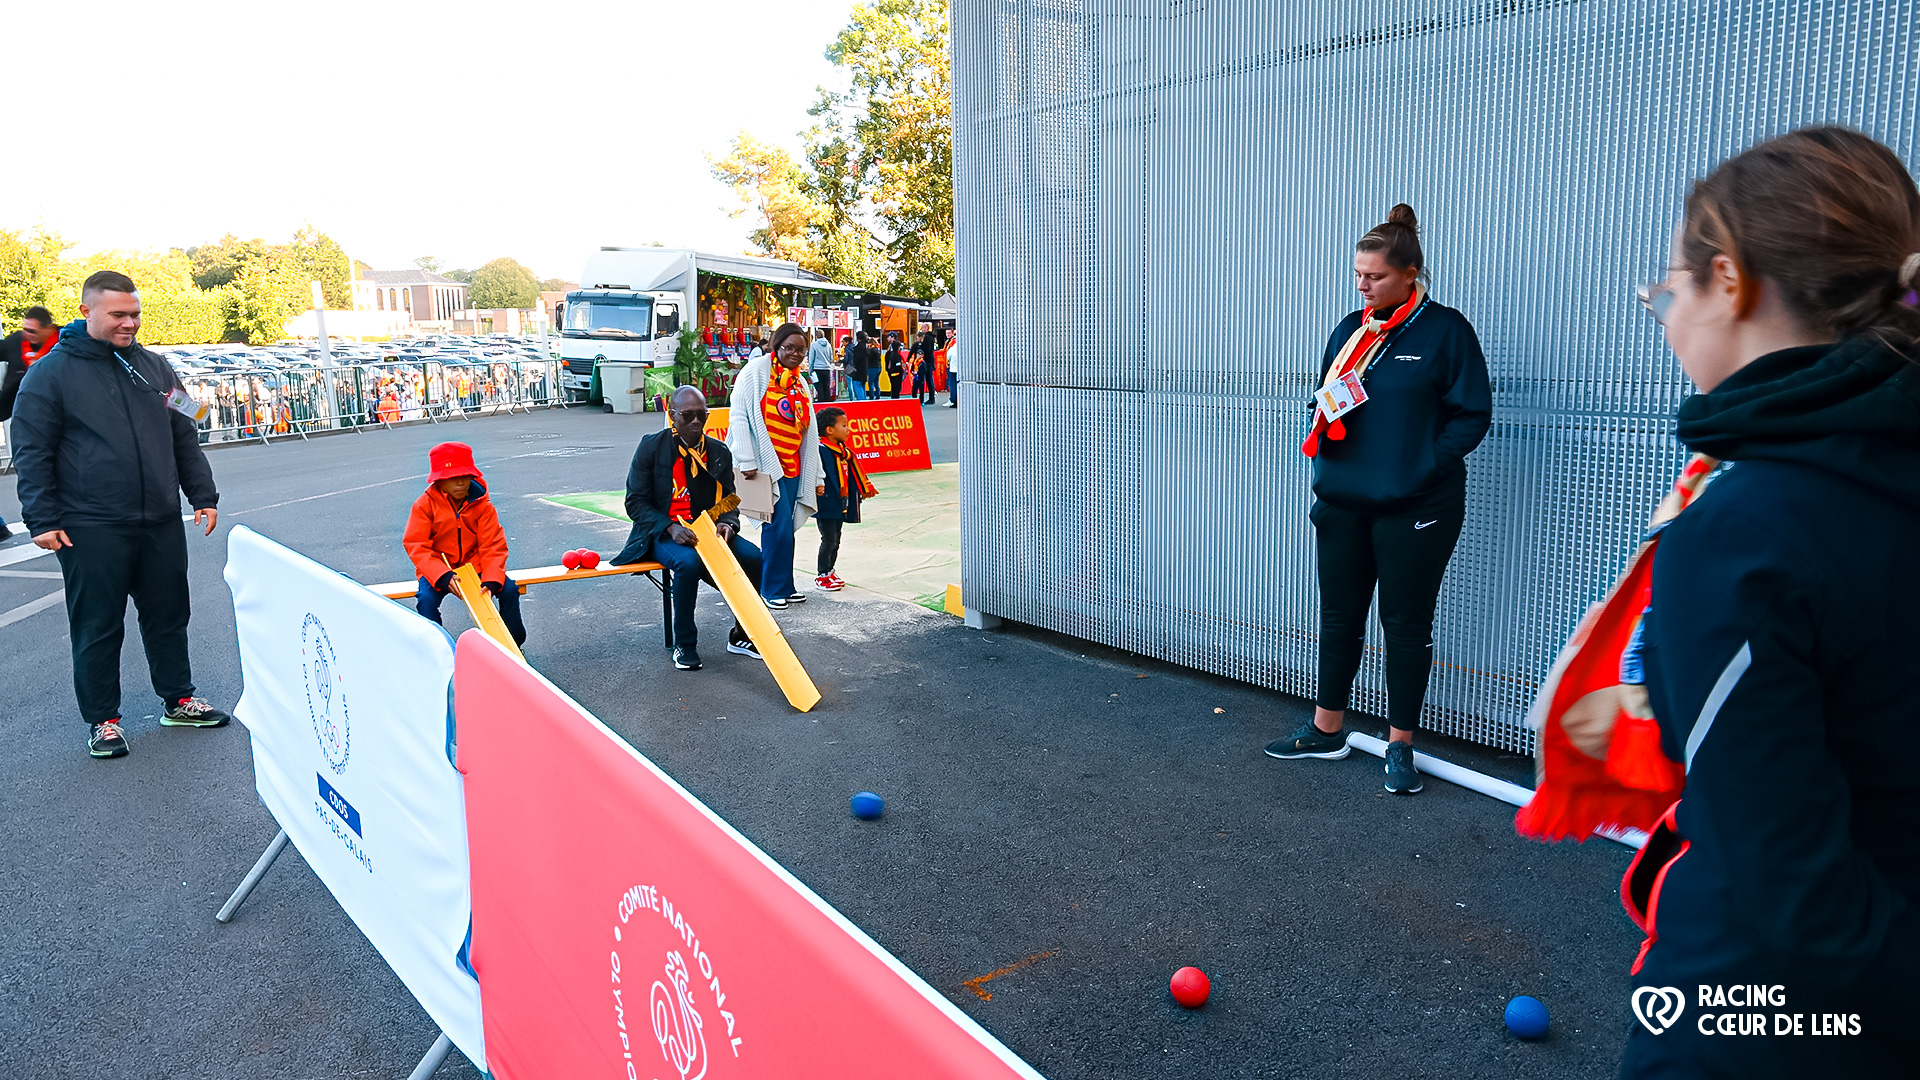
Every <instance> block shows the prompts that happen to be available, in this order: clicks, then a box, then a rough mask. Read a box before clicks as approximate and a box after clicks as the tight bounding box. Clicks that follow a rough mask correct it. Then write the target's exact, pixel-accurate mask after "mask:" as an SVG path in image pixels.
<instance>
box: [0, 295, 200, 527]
mask: <svg viewBox="0 0 1920 1080" xmlns="http://www.w3.org/2000/svg"><path fill="white" fill-rule="evenodd" d="M114 352H115V350H114V349H113V347H112V346H111V345H108V344H107V343H106V342H104V341H96V340H94V339H93V338H91V337H89V336H88V335H87V324H86V323H85V322H83V321H75V322H73V323H69V324H68V325H67V326H66V327H65V328H64V329H62V330H61V332H60V343H59V344H58V345H55V346H54V347H53V351H52V352H50V353H48V354H47V355H46V356H45V357H44V358H43V359H41V360H39V361H37V362H36V363H35V364H34V365H33V367H32V368H31V369H29V370H28V371H27V374H26V378H24V379H22V380H21V382H20V394H19V397H18V398H17V399H15V401H14V412H13V440H14V450H13V463H14V469H15V471H16V472H17V473H18V474H19V489H18V490H19V494H20V520H21V521H22V522H24V523H25V524H26V526H27V530H28V532H29V533H31V534H32V535H34V536H38V535H40V534H41V533H45V532H51V531H53V530H55V529H65V528H68V527H70V526H86V525H159V524H163V523H165V522H168V521H179V520H180V492H181V491H182V490H184V491H185V492H186V493H187V501H188V503H189V504H190V505H191V506H192V507H193V508H194V509H195V510H205V509H208V508H211V507H213V506H216V505H218V503H219V502H220V493H219V492H218V491H217V490H215V489H214V486H213V470H212V468H210V467H209V466H208V465H207V456H206V454H205V452H203V451H202V450H201V449H200V432H199V429H198V428H196V427H195V426H194V423H193V421H192V420H190V419H188V418H187V417H185V416H182V415H181V414H180V413H177V412H175V411H173V410H172V409H169V408H167V405H166V401H165V399H164V398H163V396H162V394H161V393H160V392H159V391H165V390H169V389H171V388H173V387H177V386H179V385H180V380H179V377H178V376H176V375H175V374H174V372H173V368H172V367H171V366H169V365H168V364H167V362H166V361H165V360H164V359H162V358H161V357H159V356H157V355H155V354H154V353H151V352H148V351H147V350H146V349H144V348H141V347H140V344H139V343H138V342H135V343H134V344H133V345H131V346H129V347H128V348H125V349H121V350H119V355H120V356H121V357H123V358H125V360H126V362H127V364H128V365H129V366H131V367H132V368H133V369H134V370H135V371H137V372H139V373H140V376H141V377H142V378H144V379H145V380H146V384H142V383H140V382H138V381H136V380H135V379H134V377H133V376H131V375H129V374H127V372H126V370H125V369H124V368H122V367H121V366H120V361H119V360H116V359H115V358H114ZM150 387H152V388H150Z"/></svg>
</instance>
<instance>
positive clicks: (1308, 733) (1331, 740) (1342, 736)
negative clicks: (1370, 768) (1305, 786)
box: [1267, 720, 1353, 761]
mask: <svg viewBox="0 0 1920 1080" xmlns="http://www.w3.org/2000/svg"><path fill="white" fill-rule="evenodd" d="M1352 752H1353V748H1352V747H1349V746H1348V745H1347V733H1346V732H1345V731H1344V730H1342V731H1336V732H1334V733H1333V734H1331V735H1329V734H1327V733H1326V732H1324V731H1321V730H1320V728H1319V727H1318V726H1317V725H1315V724H1314V722H1313V721H1311V720H1309V721H1307V722H1306V723H1304V724H1302V725H1300V730H1299V731H1296V732H1294V733H1293V734H1291V735H1289V736H1287V737H1286V738H1284V739H1275V740H1273V741H1272V742H1270V743H1268V744H1267V756H1268V757H1277V758H1286V759H1288V760H1292V759H1294V758H1322V759H1324V760H1327V761H1339V760H1340V759H1341V758H1343V757H1346V756H1347V755H1348V754H1350V753H1352Z"/></svg>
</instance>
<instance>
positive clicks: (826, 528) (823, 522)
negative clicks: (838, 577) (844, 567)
mask: <svg viewBox="0 0 1920 1080" xmlns="http://www.w3.org/2000/svg"><path fill="white" fill-rule="evenodd" d="M813 520H815V521H817V522H819V523H820V562H819V563H818V566H819V567H820V569H819V571H818V573H819V574H820V576H821V577H825V576H827V575H828V574H831V573H833V564H834V563H835V562H836V561H837V560H838V559H839V558H840V530H841V528H842V527H843V526H845V525H846V522H844V521H828V520H827V519H826V518H823V517H818V516H816V517H815V518H814V519H813Z"/></svg>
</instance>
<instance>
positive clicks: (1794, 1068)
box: [1621, 339, 1920, 1077]
mask: <svg viewBox="0 0 1920 1080" xmlns="http://www.w3.org/2000/svg"><path fill="white" fill-rule="evenodd" d="M1679 435H1680V438H1681V440H1682V441H1683V442H1685V443H1686V444H1687V446H1688V447H1689V448H1691V449H1693V450H1697V451H1700V452H1702V453H1706V454H1710V455H1713V456H1715V457H1719V458H1723V459H1725V460H1727V461H1731V462H1733V463H1734V464H1733V466H1732V467H1731V468H1729V469H1728V470H1727V471H1726V472H1725V473H1724V474H1723V475H1721V476H1719V477H1718V478H1716V479H1715V480H1714V481H1713V482H1712V483H1711V484H1710V485H1708V487H1707V489H1706V491H1705V492H1703V493H1702V494H1701V495H1700V497H1699V499H1698V500H1697V501H1695V503H1694V504H1693V505H1692V506H1690V507H1688V508H1687V509H1686V510H1685V511H1684V512H1682V513H1681V514H1680V516H1679V517H1677V518H1675V519H1674V521H1673V522H1672V524H1670V525H1668V526H1667V528H1666V530H1665V532H1664V533H1663V534H1662V535H1661V537H1660V547H1659V550H1658V553H1657V554H1656V555H1655V557H1654V564H1653V603H1652V606H1651V608H1650V609H1649V610H1648V613H1647V615H1646V620H1645V622H1644V624H1643V626H1644V632H1645V644H1644V653H1643V659H1644V662H1645V671H1646V680H1647V691H1648V694H1649V696H1650V698H1651V701H1652V705H1653V711H1654V715H1655V716H1656V717H1657V718H1658V720H1659V722H1660V732H1661V737H1662V740H1663V742H1664V744H1665V748H1666V752H1667V754H1668V755H1669V756H1670V757H1672V758H1673V759H1674V760H1675V761H1679V762H1682V763H1683V764H1684V765H1685V766H1686V788H1685V792H1684V795H1683V796H1682V798H1681V800H1680V805H1679V810H1678V811H1677V813H1676V823H1677V825H1678V830H1677V831H1678V834H1679V836H1680V838H1681V839H1683V840H1685V841H1686V843H1687V845H1688V847H1687V849H1686V850H1685V851H1684V852H1682V853H1681V854H1680V855H1679V857H1678V858H1677V859H1675V860H1674V861H1673V862H1672V865H1671V867H1670V868H1669V869H1668V870H1667V872H1666V875H1665V877H1664V879H1663V880H1662V881H1660V882H1659V883H1658V885H1657V886H1656V888H1655V893H1656V896H1657V901H1656V902H1657V907H1656V909H1655V922H1654V930H1655V931H1656V932H1657V934H1658V939H1657V940H1656V941H1654V943H1653V945H1652V946H1651V947H1650V948H1649V949H1648V951H1647V954H1646V961H1645V966H1644V967H1643V968H1642V970H1641V971H1640V973H1639V976H1638V978H1637V979H1636V980H1635V981H1636V983H1637V984H1644V985H1654V986H1676V987H1681V988H1683V989H1684V990H1685V991H1686V993H1687V996H1688V1002H1687V1010H1686V1013H1685V1014H1684V1016H1683V1018H1682V1020H1681V1021H1680V1023H1679V1024H1677V1025H1675V1027H1674V1028H1673V1029H1672V1030H1670V1031H1667V1032H1666V1033H1664V1034H1662V1035H1660V1036H1658V1037H1654V1036H1652V1035H1650V1034H1649V1033H1648V1032H1646V1031H1643V1030H1641V1029H1640V1027H1639V1025H1634V1030H1633V1037H1632V1038H1631V1039H1630V1040H1629V1045H1628V1049H1627V1065H1626V1066H1625V1067H1623V1069H1622V1073H1621V1075H1623V1076H1649V1075H1659V1076H1669V1075H1688V1076H1694V1075H1709V1074H1711V1075H1714V1076H1720V1075H1728V1076H1742V1077H1759V1076H1767V1077H1772V1076H1779V1077H1788V1076H1794V1077H1798V1076H1895V1075H1912V1073H1911V1072H1909V1071H1908V1070H1910V1069H1912V1068H1913V1059H1912V1057H1910V1056H1908V1055H1910V1054H1912V1053H1913V1052H1915V1050H1916V1049H1917V1048H1920V1047H1916V1043H1915V1041H1914V1040H1915V1037H1914V1035H1913V1034H1912V1031H1913V1027H1912V1023H1913V1017H1914V1016H1916V1015H1920V982H1916V981H1915V977H1914V975H1915V972H1916V971H1920V858H1915V855H1916V851H1920V848H1916V841H1915V839H1914V838H1915V836H1916V835H1920V771H1916V770H1915V769H1914V768H1913V762H1912V760H1911V759H1910V758H1908V756H1907V754H1906V753H1905V750H1906V748H1907V747H1908V746H1910V745H1911V741H1912V734H1911V728H1912V720H1913V717H1914V715H1915V712H1914V708H1915V705H1914V703H1915V702H1920V663H1916V662H1915V657H1916V656H1920V621H1916V619H1915V618H1914V613H1915V612H1916V611H1920V570H1916V568H1915V566H1914V552H1915V550H1916V548H1917V547H1920V366H1916V365H1914V364H1912V363H1910V362H1908V361H1907V360H1905V359H1903V358H1901V357H1899V356H1896V355H1894V354H1893V353H1891V352H1889V351H1888V350H1887V349H1885V348H1884V347H1882V346H1880V345H1878V344H1876V343H1871V342H1868V341H1866V340H1863V339H1856V340H1854V341H1851V342H1848V343H1844V344H1841V345H1839V346H1833V345H1824V346H1814V347H1809V348H1798V349H1786V350H1782V351H1780V352H1776V353H1771V354H1768V355H1766V356H1763V357H1761V358H1760V359H1758V360H1756V361H1754V362H1753V363H1752V364H1750V365H1748V366H1747V367H1745V368H1743V369H1741V370H1740V371H1738V372H1736V373H1734V374H1733V375H1732V376H1731V377H1729V378H1728V379H1727V380H1726V381H1725V382H1724V383H1722V384H1721V385H1720V386H1718V387H1715V388H1714V390H1713V392H1712V393H1706V394H1696V395H1694V396H1693V397H1692V398H1690V399H1688V401H1687V402H1686V403H1685V404H1684V405H1682V406H1681V408H1680V425H1679ZM1749 983H1751V984H1759V985H1765V986H1772V985H1779V986H1782V987H1783V988H1784V995H1785V1002H1784V1005H1776V1006H1770V1007H1767V1008H1765V1009H1755V1010H1741V1009H1739V1008H1737V1007H1732V1008H1729V1009H1727V1010H1725V1011H1733V1012H1742V1011H1765V1012H1767V1013H1769V1014H1771V1013H1776V1012H1778V1013H1802V1014H1804V1013H1811V1012H1835V1013H1841V1014H1854V1013H1858V1014H1860V1027H1861V1032H1860V1034H1859V1035H1858V1036H1848V1037H1844V1038H1810V1037H1804V1036H1803V1037H1801V1038H1780V1039H1775V1038H1772V1037H1768V1038H1723V1037H1721V1036H1719V1035H1714V1036H1711V1037H1708V1036H1703V1035H1701V1034H1700V1033H1699V1032H1698V1030H1697V1021H1698V1018H1699V1014H1700V1011H1702V1010H1703V1011H1705V1012H1716V1013H1717V1012H1720V1011H1723V1010H1721V1009H1718V1008H1714V1007H1711V1006H1705V1007H1703V1006H1701V1005H1700V1003H1699V1001H1698V998H1697V996H1696V987H1698V986H1700V985H1703V984H1704V985H1708V986H1718V985H1725V986H1728V987H1732V986H1734V985H1735V984H1742V985H1744V984H1749ZM1729 1005H1731V1003H1729ZM1903 1044H1904V1045H1903ZM1901 1061H1904V1062H1906V1064H1904V1065H1902V1064H1899V1062H1901ZM1663 1069H1665V1070H1670V1071H1662V1070H1663Z"/></svg>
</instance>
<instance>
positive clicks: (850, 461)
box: [813, 408, 879, 592]
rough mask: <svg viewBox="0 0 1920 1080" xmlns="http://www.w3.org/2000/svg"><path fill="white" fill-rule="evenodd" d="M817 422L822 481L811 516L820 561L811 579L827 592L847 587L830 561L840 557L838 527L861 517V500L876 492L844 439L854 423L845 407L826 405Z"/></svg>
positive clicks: (849, 433)
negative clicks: (817, 530) (816, 507)
mask: <svg viewBox="0 0 1920 1080" xmlns="http://www.w3.org/2000/svg"><path fill="white" fill-rule="evenodd" d="M816 420H817V422H818V423H819V425H820V464H821V466H822V473H823V475H822V476H821V478H820V479H821V481H822V482H821V484H820V485H819V486H818V487H816V488H814V496H815V497H816V499H817V501H818V502H819V505H820V509H819V512H818V513H816V514H815V515H814V519H815V520H816V521H818V522H819V523H820V562H819V565H818V567H817V569H818V571H819V576H817V577H815V578H814V579H813V583H814V584H815V585H817V586H819V587H820V588H822V589H825V590H827V591H828V592H837V591H839V590H841V589H844V588H846V587H847V583H846V582H845V581H842V580H841V579H840V575H839V574H836V573H834V572H833V564H834V563H835V561H837V560H838V559H839V557H840V529H841V527H842V526H843V525H845V524H846V523H847V522H849V521H851V522H858V521H859V520H860V504H861V503H862V502H864V501H865V500H867V499H871V498H873V497H874V496H875V495H877V494H879V492H877V491H875V490H874V486H873V485H872V484H871V483H868V482H867V474H866V471H865V470H864V469H862V468H860V459H859V458H858V457H855V456H854V453H853V447H851V446H849V445H848V443H847V440H848V437H849V436H850V435H852V433H853V425H852V424H851V423H850V422H848V420H847V411H846V410H845V409H835V408H825V409H821V410H820V411H819V413H818V414H816Z"/></svg>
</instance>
